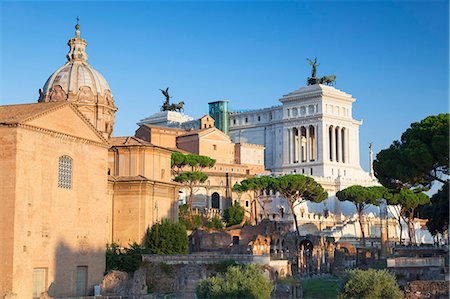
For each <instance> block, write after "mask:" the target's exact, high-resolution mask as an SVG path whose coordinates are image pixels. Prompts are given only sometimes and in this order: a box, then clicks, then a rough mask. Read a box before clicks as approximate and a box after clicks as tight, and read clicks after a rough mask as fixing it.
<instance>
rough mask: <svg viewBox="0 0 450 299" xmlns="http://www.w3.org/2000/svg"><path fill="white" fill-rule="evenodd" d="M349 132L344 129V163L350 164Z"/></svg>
mask: <svg viewBox="0 0 450 299" xmlns="http://www.w3.org/2000/svg"><path fill="white" fill-rule="evenodd" d="M349 141H350V132H349V129H348V128H346V129H345V163H350V144H349Z"/></svg>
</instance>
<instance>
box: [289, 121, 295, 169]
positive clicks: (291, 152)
mask: <svg viewBox="0 0 450 299" xmlns="http://www.w3.org/2000/svg"><path fill="white" fill-rule="evenodd" d="M293 137H294V129H293V128H290V129H289V164H292V163H294V138H293Z"/></svg>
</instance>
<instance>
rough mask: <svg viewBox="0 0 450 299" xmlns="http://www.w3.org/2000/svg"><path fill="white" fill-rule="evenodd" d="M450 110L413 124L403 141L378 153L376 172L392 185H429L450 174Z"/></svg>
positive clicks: (384, 184) (384, 183)
mask: <svg viewBox="0 0 450 299" xmlns="http://www.w3.org/2000/svg"><path fill="white" fill-rule="evenodd" d="M448 144H449V114H439V115H435V116H429V117H427V118H425V119H424V120H422V121H420V122H416V123H413V124H411V127H410V128H408V129H407V130H406V131H405V132H404V133H403V134H402V136H401V139H400V141H394V142H393V143H392V145H391V146H390V147H389V148H388V149H385V150H382V151H380V152H379V153H378V154H377V158H376V160H375V161H374V163H373V166H374V170H375V176H376V177H377V178H378V180H379V181H380V183H381V184H382V185H383V186H386V187H388V188H392V189H400V188H405V187H406V188H413V189H427V188H429V187H430V186H431V184H432V183H433V182H434V181H440V182H441V183H445V181H446V179H445V177H446V176H448V175H449V168H448V166H449V149H448Z"/></svg>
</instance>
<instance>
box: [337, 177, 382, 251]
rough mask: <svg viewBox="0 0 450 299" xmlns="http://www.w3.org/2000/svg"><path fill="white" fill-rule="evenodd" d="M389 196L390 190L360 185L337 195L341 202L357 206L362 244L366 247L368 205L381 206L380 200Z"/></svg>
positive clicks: (348, 188)
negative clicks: (365, 223)
mask: <svg viewBox="0 0 450 299" xmlns="http://www.w3.org/2000/svg"><path fill="white" fill-rule="evenodd" d="M388 194H389V192H388V190H387V189H386V188H384V187H381V186H371V187H363V186H360V185H353V186H350V187H347V188H345V189H343V190H340V191H338V192H337V193H336V197H337V198H338V199H339V200H340V201H349V202H352V203H353V204H354V205H355V208H356V212H357V214H358V220H359V225H360V229H361V236H362V238H361V243H362V245H363V246H365V245H366V232H365V225H364V210H365V209H366V207H367V206H368V205H375V206H378V205H380V199H381V198H383V197H387V195H388ZM389 197H390V196H389Z"/></svg>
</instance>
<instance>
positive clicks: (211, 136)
mask: <svg viewBox="0 0 450 299" xmlns="http://www.w3.org/2000/svg"><path fill="white" fill-rule="evenodd" d="M199 137H200V139H203V140H204V139H206V140H213V141H223V142H229V143H231V139H230V137H229V136H228V135H226V134H225V133H223V132H222V131H220V130H219V129H216V128H214V129H211V130H208V131H207V132H203V134H201V135H200V136H199Z"/></svg>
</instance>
